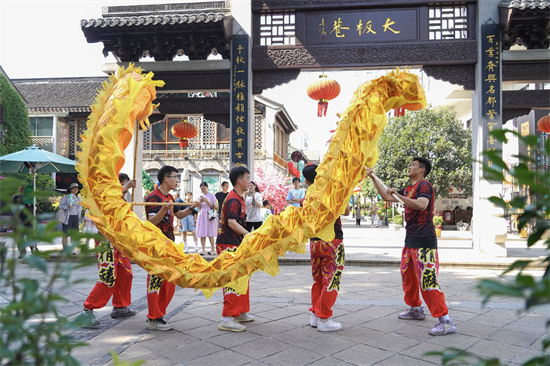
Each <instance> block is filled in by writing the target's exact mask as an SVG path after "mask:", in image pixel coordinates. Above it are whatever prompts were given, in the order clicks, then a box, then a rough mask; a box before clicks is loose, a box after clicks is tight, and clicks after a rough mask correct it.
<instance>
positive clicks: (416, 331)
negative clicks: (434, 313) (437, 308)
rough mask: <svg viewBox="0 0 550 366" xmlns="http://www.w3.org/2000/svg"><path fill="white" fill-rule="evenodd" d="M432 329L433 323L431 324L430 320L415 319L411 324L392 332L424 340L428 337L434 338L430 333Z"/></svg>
mask: <svg viewBox="0 0 550 366" xmlns="http://www.w3.org/2000/svg"><path fill="white" fill-rule="evenodd" d="M430 329H432V325H430V324H429V323H428V322H426V321H415V322H411V325H408V326H406V327H403V328H399V329H397V330H394V331H393V332H392V333H393V334H397V335H400V336H403V337H406V338H410V339H416V340H417V341H422V342H424V341H426V340H428V339H431V338H433V336H432V335H430V333H429V332H430Z"/></svg>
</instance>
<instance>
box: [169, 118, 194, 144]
mask: <svg viewBox="0 0 550 366" xmlns="http://www.w3.org/2000/svg"><path fill="white" fill-rule="evenodd" d="M198 133H199V130H198V129H197V127H195V126H194V125H192V124H191V123H189V122H187V120H183V121H182V122H178V123H176V124H175V125H174V126H172V134H173V135H174V136H176V137H177V138H179V139H180V147H181V148H184V147H189V140H188V139H192V138H193V137H195V136H197V134H198Z"/></svg>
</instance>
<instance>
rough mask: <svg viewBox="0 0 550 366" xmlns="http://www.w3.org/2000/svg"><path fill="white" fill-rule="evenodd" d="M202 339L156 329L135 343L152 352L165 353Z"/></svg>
mask: <svg viewBox="0 0 550 366" xmlns="http://www.w3.org/2000/svg"><path fill="white" fill-rule="evenodd" d="M199 340H200V339H198V338H196V337H192V336H190V335H187V334H184V333H180V332H176V331H173V330H170V331H154V330H152V331H151V332H150V333H149V334H148V335H147V336H145V337H143V338H141V339H140V340H138V341H137V342H136V343H135V344H137V345H138V346H141V347H143V348H146V349H148V350H150V351H152V352H161V353H164V352H166V351H168V350H170V349H175V348H178V347H181V346H182V345H188V344H193V343H196V342H198V341H199Z"/></svg>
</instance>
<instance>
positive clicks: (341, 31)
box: [306, 9, 418, 44]
mask: <svg viewBox="0 0 550 366" xmlns="http://www.w3.org/2000/svg"><path fill="white" fill-rule="evenodd" d="M306 39H307V44H323V43H350V42H352V43H363V42H369V43H370V42H392V41H412V40H416V39H418V10H417V9H406V10H386V11H354V12H350V11H345V12H339V11H337V12H331V13H312V14H308V15H307V38H306Z"/></svg>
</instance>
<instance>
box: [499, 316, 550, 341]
mask: <svg viewBox="0 0 550 366" xmlns="http://www.w3.org/2000/svg"><path fill="white" fill-rule="evenodd" d="M545 323H546V319H544V320H543V319H541V320H540V323H539V324H525V323H520V322H518V321H516V322H513V323H510V324H508V325H507V326H505V327H503V328H502V329H504V330H511V331H513V332H522V333H529V334H534V335H537V336H539V337H541V336H543V335H544V334H546V333H547V332H548V330H547V329H546V328H545V326H544V324H545Z"/></svg>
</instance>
